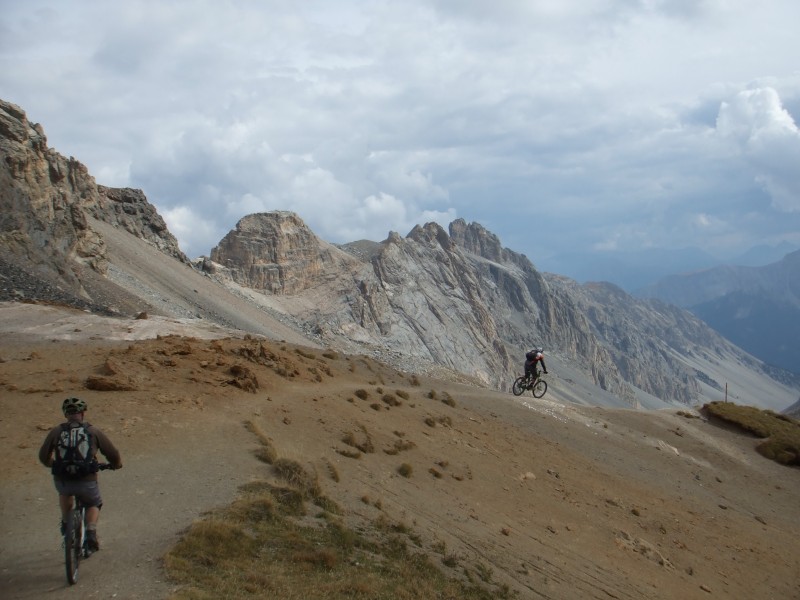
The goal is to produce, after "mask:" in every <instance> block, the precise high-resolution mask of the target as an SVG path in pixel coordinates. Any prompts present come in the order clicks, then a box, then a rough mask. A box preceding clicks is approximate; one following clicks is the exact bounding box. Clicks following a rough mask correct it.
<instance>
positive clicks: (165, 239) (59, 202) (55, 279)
mask: <svg viewBox="0 0 800 600" xmlns="http://www.w3.org/2000/svg"><path fill="white" fill-rule="evenodd" d="M0 154H2V159H3V160H2V164H0V247H2V254H3V256H2V257H0V258H2V260H3V261H4V263H6V264H10V265H16V266H17V267H20V266H21V267H22V268H27V266H28V265H32V268H33V269H34V272H35V274H36V276H38V277H40V278H42V279H43V280H46V281H47V282H49V284H50V285H52V286H55V287H58V288H62V289H64V290H66V291H67V292H68V293H72V294H76V295H77V296H79V297H81V298H84V299H88V300H91V295H92V294H91V292H90V291H88V290H87V288H86V286H85V285H84V283H85V282H84V279H85V278H86V276H84V275H82V272H83V271H84V270H87V269H88V270H89V271H91V272H93V273H94V275H92V277H93V276H100V277H102V276H104V275H105V274H106V270H107V267H108V262H107V256H106V244H105V241H104V240H103V238H102V236H101V235H100V234H99V233H98V232H97V231H95V230H94V229H93V228H92V227H91V225H90V220H89V218H88V217H89V216H93V217H95V218H97V219H100V220H103V221H107V222H109V223H111V224H112V225H115V226H117V227H122V228H124V229H125V230H127V231H129V232H130V233H132V234H134V235H136V236H138V237H141V238H142V239H145V240H147V241H148V242H150V243H153V244H155V245H156V246H157V247H158V248H159V249H160V250H162V251H163V252H165V253H167V254H170V255H172V256H175V257H177V258H180V260H182V261H183V262H186V263H188V259H187V258H186V256H184V255H183V253H182V252H181V251H180V249H179V248H178V244H177V241H176V240H175V238H174V237H173V236H172V234H171V233H169V231H168V229H167V226H166V223H164V221H163V219H161V217H160V216H159V215H158V213H157V211H156V210H155V208H154V207H153V206H152V205H151V204H149V203H148V202H147V199H146V198H145V197H144V194H142V192H141V191H139V190H129V189H122V190H118V189H113V188H107V187H103V186H98V185H97V184H96V182H95V180H94V178H93V177H92V176H91V175H90V174H89V172H88V170H87V168H86V166H84V165H83V164H82V163H80V162H79V161H77V160H75V159H74V158H72V157H70V158H65V157H64V156H62V155H61V154H59V153H58V152H56V151H55V150H53V149H50V148H48V147H47V138H46V137H45V134H44V130H43V129H42V127H41V125H39V124H37V123H31V122H30V121H28V119H27V116H26V114H25V112H24V111H23V110H22V109H21V108H19V107H18V106H16V105H14V104H11V103H10V102H6V101H3V100H0Z"/></svg>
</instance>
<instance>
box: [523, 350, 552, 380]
mask: <svg viewBox="0 0 800 600" xmlns="http://www.w3.org/2000/svg"><path fill="white" fill-rule="evenodd" d="M539 362H540V363H542V370H543V371H544V373H545V374H547V365H545V364H544V352H543V350H542V349H541V348H534V349H533V350H531V351H530V352H526V353H525V377H528V378H529V379H530V380H531V381H536V379H537V378H538V377H539V371H538V369H537V365H536V363H539Z"/></svg>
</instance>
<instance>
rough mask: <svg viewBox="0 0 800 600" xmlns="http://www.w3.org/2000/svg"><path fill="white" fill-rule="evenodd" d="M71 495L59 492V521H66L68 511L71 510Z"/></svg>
mask: <svg viewBox="0 0 800 600" xmlns="http://www.w3.org/2000/svg"><path fill="white" fill-rule="evenodd" d="M73 504H74V502H73V497H72V496H71V495H69V496H68V495H65V494H59V495H58V505H59V507H60V508H61V521H62V522H66V521H67V517H68V516H69V511H71V510H72V505H73Z"/></svg>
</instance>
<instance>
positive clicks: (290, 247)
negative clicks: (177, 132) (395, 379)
mask: <svg viewBox="0 0 800 600" xmlns="http://www.w3.org/2000/svg"><path fill="white" fill-rule="evenodd" d="M0 109H2V110H0V133H4V134H5V135H3V136H0V144H2V148H3V150H4V152H5V153H7V154H8V156H9V157H10V160H8V161H6V164H5V167H6V168H5V169H2V170H1V171H2V173H1V174H0V177H2V179H0V182H1V183H2V185H3V202H4V204H5V206H4V208H8V210H4V211H3V214H4V215H6V218H5V219H4V220H2V221H0V225H2V227H0V235H1V236H2V240H3V246H4V249H3V250H4V251H3V257H5V259H6V260H8V261H11V262H13V261H16V263H17V264H20V265H22V266H23V267H25V266H26V265H27V266H28V267H29V268H28V269H27V270H26V272H29V273H32V274H36V273H37V272H38V271H43V272H45V273H46V274H47V276H48V277H49V279H50V280H51V281H52V282H53V283H54V285H55V286H56V287H57V288H58V289H59V290H60V292H61V293H62V296H60V300H61V301H65V300H64V298H66V297H71V298H72V299H73V300H74V302H76V303H80V302H83V303H89V304H90V305H91V306H94V307H95V308H96V307H97V306H100V307H102V308H103V309H104V310H107V311H109V312H111V313H114V312H116V313H118V314H132V313H133V314H135V312H136V311H153V312H154V313H155V314H168V315H169V314H173V315H179V316H182V317H186V316H194V317H197V318H203V319H211V320H216V321H218V322H220V323H221V324H224V325H226V326H233V327H240V328H241V329H244V330H248V329H250V330H252V331H253V332H255V333H260V334H263V335H269V334H270V328H271V327H273V325H275V324H280V325H281V326H282V327H283V331H284V333H285V332H286V331H292V332H294V333H293V335H295V336H296V337H299V338H303V339H306V340H308V343H309V344H312V345H328V346H331V347H336V348H340V349H342V350H343V351H350V352H356V353H358V352H368V353H375V354H377V355H380V356H382V357H384V358H385V359H386V360H389V361H394V362H395V363H396V364H399V363H403V364H404V365H405V367H406V368H409V369H414V368H416V369H443V370H444V371H447V372H450V373H451V374H460V375H459V376H461V377H464V378H471V379H473V380H474V381H475V382H476V383H478V384H480V385H486V386H490V387H494V388H496V389H501V390H502V389H508V387H509V386H510V382H511V381H512V380H513V377H514V376H515V375H516V374H517V373H519V372H520V371H521V363H522V354H523V353H524V351H525V349H526V348H528V347H530V346H533V345H543V346H545V347H546V353H547V356H548V363H549V364H550V365H553V366H555V367H556V368H555V369H554V372H559V371H560V372H562V373H570V378H571V379H570V382H571V385H574V386H575V388H576V390H577V389H580V390H581V392H580V393H576V394H575V395H576V397H579V398H581V399H582V401H584V402H587V403H591V402H595V401H599V400H600V399H602V401H603V402H611V403H615V404H617V405H622V406H647V407H652V408H657V407H664V406H669V405H675V404H678V405H686V404H692V403H698V402H702V401H703V400H704V399H719V395H720V393H721V390H722V389H723V384H725V382H726V381H727V380H728V379H730V378H737V377H738V378H740V379H742V384H741V389H742V390H743V391H746V392H747V394H748V395H753V396H755V398H756V400H755V402H756V403H758V402H761V403H763V404H765V405H767V406H769V407H771V408H782V407H783V406H788V405H789V404H791V403H792V402H793V401H794V400H795V398H796V389H797V387H798V384H797V382H796V381H793V380H792V379H791V377H788V378H785V380H783V381H778V380H776V379H774V377H773V376H772V375H771V374H770V372H768V370H767V369H765V367H764V366H763V365H761V364H760V363H759V362H758V361H755V360H753V359H752V358H751V357H749V356H747V355H746V354H744V353H743V352H741V350H739V349H738V348H736V347H734V346H733V345H732V344H730V343H729V342H727V341H726V340H724V339H723V338H721V337H720V336H718V335H717V334H715V333H714V332H713V331H711V330H710V329H709V328H707V327H705V326H704V325H703V324H702V323H701V322H699V321H698V320H696V319H695V320H693V319H691V318H689V317H688V316H687V315H686V314H683V313H674V314H671V313H670V314H668V313H667V311H665V310H662V309H659V308H657V307H655V305H652V304H649V303H647V302H643V301H635V300H634V299H633V298H631V297H630V296H628V295H627V294H626V293H625V292H624V291H622V290H620V289H618V288H617V290H614V293H613V294H611V295H609V293H610V292H609V290H610V289H611V288H605V287H604V288H602V289H603V290H605V291H603V292H601V291H600V290H601V288H597V287H594V288H593V287H591V286H589V287H581V286H578V285H577V284H575V283H574V282H570V281H568V280H566V278H559V277H557V276H549V275H543V274H541V273H539V272H538V271H537V270H536V269H535V268H534V266H533V264H532V263H531V262H530V261H529V260H528V259H527V258H526V257H525V256H524V255H521V254H518V253H515V252H513V251H512V250H509V249H506V248H503V247H502V244H501V243H500V240H499V239H498V238H497V236H496V235H494V234H492V233H491V232H489V231H487V230H486V229H485V228H483V227H482V226H481V225H479V224H477V223H471V224H467V223H466V221H464V220H462V219H458V220H456V221H454V222H453V223H451V225H450V227H449V231H446V230H445V229H444V228H442V227H441V226H439V225H437V224H435V223H428V224H425V225H418V226H415V227H414V228H413V229H412V230H411V231H410V232H409V234H408V235H407V236H405V237H402V236H400V235H399V234H398V233H396V232H390V233H389V235H388V237H387V238H386V240H384V241H383V242H377V243H375V242H361V243H352V244H349V245H347V244H345V245H342V246H341V247H337V246H335V245H333V244H329V243H328V242H324V241H323V240H320V239H319V238H318V237H317V236H316V235H314V234H313V232H311V231H310V230H308V228H307V227H306V226H305V224H304V223H303V222H302V220H301V219H300V218H299V216H297V215H295V214H294V213H291V212H288V211H273V212H271V213H262V214H257V215H247V216H245V217H243V218H242V220H240V222H239V224H237V227H236V228H235V229H234V230H232V231H231V232H229V233H228V234H227V235H226V236H225V238H223V240H221V242H220V244H219V245H218V246H217V247H215V249H214V250H212V253H211V257H202V258H201V259H199V260H198V261H197V263H196V265H194V264H193V263H191V261H188V259H186V257H185V256H184V255H183V254H182V252H180V249H179V248H178V246H177V242H176V241H175V238H174V237H173V236H172V235H171V234H169V231H168V229H167V228H166V226H165V225H164V224H163V220H161V219H160V217H159V216H158V213H157V211H155V209H154V208H153V207H152V206H151V205H149V203H148V202H147V200H146V198H145V196H144V194H143V193H142V192H140V191H138V190H115V189H113V188H104V187H103V186H98V185H97V184H96V183H95V182H94V179H93V178H92V177H91V176H90V175H89V174H88V171H87V170H86V169H85V167H83V165H81V164H80V163H78V162H77V161H76V160H75V159H72V158H70V159H69V160H67V159H64V158H63V157H61V156H60V155H58V154H57V153H56V152H55V151H53V150H50V149H48V148H47V146H46V138H45V137H44V133H43V130H42V128H41V127H40V126H38V125H36V124H30V123H28V122H27V119H26V118H25V116H24V111H22V110H21V109H19V108H18V107H14V106H13V105H9V104H8V103H2V104H0ZM65 172H66V173H68V174H69V175H68V176H65V175H64V173H65ZM39 230H43V231H44V234H43V235H41V234H37V235H34V232H36V231H39ZM129 237H130V238H134V239H136V240H140V242H141V243H144V244H146V245H147V246H148V247H149V248H151V249H152V250H153V251H154V252H155V254H153V253H150V252H149V251H148V256H149V257H150V258H149V259H148V261H149V262H145V263H144V264H136V263H137V260H138V259H137V258H136V254H137V252H143V251H144V250H132V251H131V253H130V254H129V255H126V256H127V258H126V259H125V260H120V261H116V259H115V257H114V253H113V252H109V248H111V247H113V246H114V245H118V246H120V247H121V246H122V245H129V244H133V241H132V240H131V241H128V239H129ZM52 240H57V243H56V244H54V243H52ZM355 249H358V250H360V251H361V252H360V255H359V252H357V251H355ZM3 257H0V258H3ZM160 257H163V258H160ZM173 261H174V262H173ZM156 262H158V263H162V264H159V265H158V266H159V268H160V267H162V266H163V267H164V274H163V275H161V276H159V277H158V278H154V276H153V273H151V272H148V270H149V271H153V270H154V269H156V264H155V263H156ZM195 267H198V268H195ZM175 269H177V271H175ZM190 271H191V273H190ZM170 272H172V273H176V272H179V273H180V277H178V276H176V275H174V276H173V275H169V273H170ZM184 278H185V279H186V281H185V284H184V287H183V288H181V289H178V288H177V287H176V286H174V285H172V284H173V283H174V281H168V280H170V279H172V280H175V281H183V280H184ZM210 286H213V287H210ZM19 287H20V286H16V291H15V290H6V292H5V294H6V296H5V298H4V299H17V300H18V299H20V294H19ZM201 288H202V289H203V290H204V292H203V293H202V294H200V293H199V292H198V290H199V289H201ZM206 290H208V291H206ZM225 294H229V295H230V299H229V300H227V301H226V300H221V299H216V300H214V301H213V302H210V301H209V299H208V298H207V297H206V296H208V297H209V298H215V297H216V296H217V295H220V298H221V297H222V296H223V295H225ZM23 296H24V294H23ZM165 298H166V299H167V300H166V301H164V299H165ZM43 299H45V300H47V299H48V298H43ZM67 301H68V300H67ZM605 303H610V306H605ZM226 304H229V305H231V306H234V305H235V306H237V307H239V308H238V310H236V311H232V310H229V309H227V308H226V307H225V305H226ZM643 324H645V325H646V326H643ZM626 344H627V345H626ZM712 357H716V359H713V360H712ZM714 360H717V362H718V363H719V364H716V365H715V364H714ZM720 365H722V366H720ZM551 368H552V366H551ZM759 389H761V390H768V393H766V394H763V392H762V394H761V395H759V393H758V390H759Z"/></svg>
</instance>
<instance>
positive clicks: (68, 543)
mask: <svg viewBox="0 0 800 600" xmlns="http://www.w3.org/2000/svg"><path fill="white" fill-rule="evenodd" d="M82 544H83V516H82V515H81V511H80V510H78V509H77V508H75V509H73V510H71V511H70V513H69V517H68V518H67V523H66V529H65V531H64V558H65V564H66V568H67V581H69V583H70V585H72V584H74V583H75V582H76V581H78V565H79V564H80V562H81V554H82V553H83V547H82Z"/></svg>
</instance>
